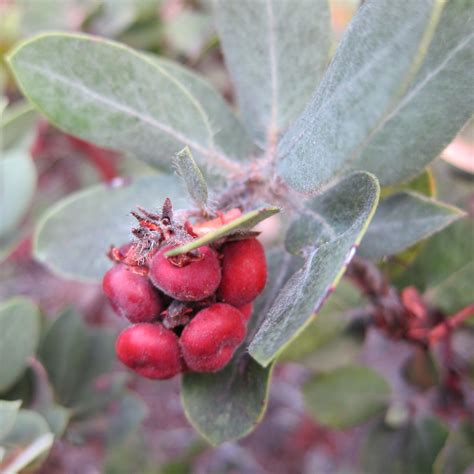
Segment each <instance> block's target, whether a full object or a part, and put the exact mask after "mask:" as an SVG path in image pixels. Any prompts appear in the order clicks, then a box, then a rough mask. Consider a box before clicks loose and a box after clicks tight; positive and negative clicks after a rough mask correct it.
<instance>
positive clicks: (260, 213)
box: [165, 207, 280, 257]
mask: <svg viewBox="0 0 474 474" xmlns="http://www.w3.org/2000/svg"><path fill="white" fill-rule="evenodd" d="M278 212H280V209H279V208H278V207H262V208H260V209H255V210H254V211H250V212H247V213H246V214H243V215H242V216H240V217H238V218H237V219H234V220H233V221H231V222H229V223H228V224H224V225H223V226H222V227H219V228H218V229H216V230H213V231H211V232H208V233H207V234H205V235H203V236H202V237H199V238H198V239H195V240H193V241H191V242H189V243H187V244H184V245H181V246H180V247H176V248H174V249H173V250H170V251H169V252H166V254H165V255H166V256H167V257H172V256H174V255H180V254H182V253H186V252H190V251H191V250H194V249H197V248H198V247H201V246H203V245H207V244H210V243H211V242H215V241H216V240H219V239H222V238H223V237H225V236H227V235H233V234H236V235H239V233H242V232H245V231H247V230H250V229H252V227H255V226H256V225H257V224H258V223H259V222H261V221H263V220H265V219H268V218H269V217H270V216H273V215H274V214H276V213H278Z"/></svg>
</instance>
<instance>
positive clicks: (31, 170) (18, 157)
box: [0, 148, 36, 238]
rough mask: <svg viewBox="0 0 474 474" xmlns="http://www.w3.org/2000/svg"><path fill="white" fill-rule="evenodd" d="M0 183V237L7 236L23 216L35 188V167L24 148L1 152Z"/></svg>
mask: <svg viewBox="0 0 474 474" xmlns="http://www.w3.org/2000/svg"><path fill="white" fill-rule="evenodd" d="M0 183H2V188H1V193H0V196H1V201H0V215H1V216H2V218H1V219H0V237H2V238H7V237H8V236H9V235H10V234H11V233H12V232H13V231H14V230H15V229H16V228H17V227H18V225H19V224H20V223H21V221H22V219H23V218H24V217H25V214H26V212H27V211H28V208H29V206H30V203H31V200H32V199H33V195H34V192H35V188H36V168H35V165H34V164H33V161H32V159H31V158H30V157H29V155H28V153H27V151H26V149H23V148H14V149H11V150H8V151H6V152H2V158H1V159H0Z"/></svg>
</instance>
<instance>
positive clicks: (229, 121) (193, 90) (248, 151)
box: [147, 54, 256, 160]
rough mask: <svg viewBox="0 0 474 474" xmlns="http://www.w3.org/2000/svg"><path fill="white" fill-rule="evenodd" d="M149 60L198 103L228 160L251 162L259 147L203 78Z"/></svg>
mask: <svg viewBox="0 0 474 474" xmlns="http://www.w3.org/2000/svg"><path fill="white" fill-rule="evenodd" d="M147 56H148V57H149V58H150V59H151V60H153V61H154V62H155V63H156V64H157V65H158V66H160V67H161V68H162V69H164V70H165V71H166V72H167V73H168V74H170V75H171V76H173V77H174V78H175V79H176V80H177V81H179V82H180V84H181V85H182V86H183V87H184V88H186V89H187V90H188V91H189V92H190V94H191V95H192V96H193V97H194V98H195V99H196V100H197V101H198V102H199V104H200V105H201V107H202V108H203V110H204V111H205V113H206V115H207V117H208V119H209V125H210V127H211V129H212V133H213V136H214V142H215V143H216V146H217V147H218V148H219V149H221V150H222V151H223V152H224V153H225V154H226V155H227V156H230V157H232V158H235V159H240V160H243V159H248V158H249V157H250V156H251V155H252V154H253V153H254V152H255V148H256V147H255V145H254V143H253V142H252V139H251V138H250V136H249V134H248V133H247V131H246V130H245V128H244V127H243V125H242V124H241V122H240V121H239V120H238V119H237V117H236V116H235V115H234V114H233V113H232V110H231V109H230V107H229V106H228V104H227V103H226V102H225V100H224V99H223V98H222V96H221V95H220V94H219V93H218V92H217V91H216V89H215V88H214V87H213V86H212V85H211V84H210V83H209V82H208V81H207V80H206V79H205V78H204V77H201V76H199V75H198V74H196V73H195V72H193V71H192V70H191V69H188V68H185V67H183V66H182V65H180V64H178V63H177V62H175V61H170V60H169V59H166V58H163V57H159V56H155V55H150V54H149V55H147Z"/></svg>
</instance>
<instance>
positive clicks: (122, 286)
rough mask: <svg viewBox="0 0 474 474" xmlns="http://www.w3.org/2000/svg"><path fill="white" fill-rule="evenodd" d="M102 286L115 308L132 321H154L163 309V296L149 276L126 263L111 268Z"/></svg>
mask: <svg viewBox="0 0 474 474" xmlns="http://www.w3.org/2000/svg"><path fill="white" fill-rule="evenodd" d="M102 288H103V290H104V293H105V294H106V295H107V297H108V298H109V300H110V302H111V304H112V306H113V308H114V310H115V311H116V312H117V313H118V314H120V315H121V316H124V317H126V318H127V319H128V320H129V321H131V322H132V323H142V322H149V321H152V320H153V319H154V318H156V317H157V316H158V315H159V314H160V313H161V311H162V310H163V303H162V300H161V297H160V295H159V293H158V292H157V291H156V289H155V288H154V287H153V285H152V284H151V283H150V282H149V280H148V278H147V277H145V276H142V275H137V274H136V273H133V272H132V271H130V270H128V269H127V267H126V266H125V265H122V264H120V265H116V266H115V267H113V268H111V269H110V270H109V271H108V272H107V273H106V274H105V275H104V279H103V280H102Z"/></svg>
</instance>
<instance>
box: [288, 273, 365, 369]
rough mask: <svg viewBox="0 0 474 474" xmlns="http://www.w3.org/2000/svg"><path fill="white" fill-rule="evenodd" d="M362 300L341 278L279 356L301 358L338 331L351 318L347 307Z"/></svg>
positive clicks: (356, 291) (358, 292) (298, 359)
mask: <svg viewBox="0 0 474 474" xmlns="http://www.w3.org/2000/svg"><path fill="white" fill-rule="evenodd" d="M364 303H365V301H364V298H363V297H362V295H361V293H360V291H358V290H357V289H356V288H355V287H354V286H353V285H352V284H351V283H349V282H348V281H346V280H342V281H341V283H339V285H338V286H337V288H336V290H335V291H334V293H333V294H331V295H330V296H329V298H328V301H327V302H326V303H325V305H324V306H323V308H322V309H321V311H320V312H319V313H318V315H317V317H316V318H314V320H313V321H311V323H310V324H309V325H308V327H307V328H306V329H305V330H304V331H303V332H302V333H301V334H300V335H299V336H298V337H296V338H295V339H294V340H293V341H292V343H291V344H290V345H289V346H288V347H287V348H286V349H285V350H284V351H283V353H282V354H281V356H280V357H279V360H284V361H301V360H302V359H306V358H307V357H310V356H311V354H312V353H313V352H314V351H317V350H318V349H320V348H321V347H324V346H325V345H327V344H328V343H330V342H331V341H332V340H334V339H335V338H337V337H338V336H339V335H341V334H342V333H343V332H344V331H345V330H346V328H347V327H348V326H349V324H350V322H351V318H350V310H354V309H356V308H357V307H360V306H362V305H363V304H364Z"/></svg>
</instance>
